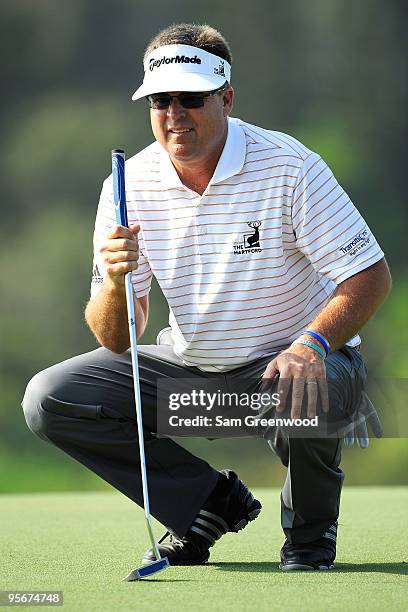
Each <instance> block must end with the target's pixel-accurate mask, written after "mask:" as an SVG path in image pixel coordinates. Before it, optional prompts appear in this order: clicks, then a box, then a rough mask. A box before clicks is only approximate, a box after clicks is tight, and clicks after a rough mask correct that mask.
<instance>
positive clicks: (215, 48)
mask: <svg viewBox="0 0 408 612" xmlns="http://www.w3.org/2000/svg"><path fill="white" fill-rule="evenodd" d="M164 45H190V46H191V47H198V48H199V49H203V50H204V51H207V52H208V53H212V54H213V55H217V56H218V57H221V58H222V59H224V60H227V62H228V63H229V64H231V62H232V55H231V49H230V48H229V45H228V43H227V41H226V40H225V38H224V37H223V35H222V34H221V33H220V32H218V30H216V29H215V28H212V27H211V26H209V25H206V24H203V25H198V24H195V23H174V24H173V25H171V26H168V27H167V28H164V30H161V32H159V33H158V34H156V36H155V37H154V38H153V39H152V40H151V41H150V43H149V44H148V45H147V47H146V51H145V54H144V59H146V57H147V56H148V55H149V53H151V52H152V51H154V50H155V49H158V48H159V47H163V46H164Z"/></svg>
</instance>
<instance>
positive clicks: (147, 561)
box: [142, 552, 210, 566]
mask: <svg viewBox="0 0 408 612" xmlns="http://www.w3.org/2000/svg"><path fill="white" fill-rule="evenodd" d="M209 558H210V553H209V552H208V555H205V556H203V557H201V559H194V561H179V562H178V563H172V562H171V561H169V565H173V566H180V565H204V564H205V563H207V561H208V559H209ZM153 561H156V559H145V558H143V559H142V565H149V564H150V563H152V562H153Z"/></svg>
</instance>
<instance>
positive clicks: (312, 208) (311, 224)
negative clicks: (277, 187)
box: [292, 153, 384, 284]
mask: <svg viewBox="0 0 408 612" xmlns="http://www.w3.org/2000/svg"><path fill="white" fill-rule="evenodd" d="M292 223H293V231H294V234H295V236H296V244H297V247H298V248H299V250H300V251H301V252H302V253H303V254H304V255H305V256H306V257H307V258H308V259H309V260H310V262H311V263H312V265H313V267H314V268H315V270H316V271H317V272H318V273H319V274H321V275H323V276H325V277H327V278H330V279H331V280H333V281H334V282H335V283H336V284H339V283H341V282H343V281H344V280H346V279H347V278H349V277H350V276H353V275H354V274H357V273H358V272H361V270H364V269H365V268H368V267H369V266H371V265H373V264H374V263H376V262H377V261H379V260H380V259H382V257H384V253H383V252H382V250H381V248H380V247H379V245H378V243H377V241H376V239H375V237H374V235H373V234H372V232H371V230H370V228H369V227H368V225H367V223H366V222H365V221H364V219H363V217H362V216H361V214H360V213H359V211H358V210H357V208H356V207H355V206H354V204H353V203H352V202H351V200H350V198H349V197H348V195H347V194H346V192H345V191H344V190H343V189H342V187H341V186H340V185H339V184H338V182H337V181H336V179H335V177H334V176H333V173H332V172H331V170H330V168H329V167H328V166H327V165H326V164H325V162H324V161H323V160H322V159H321V157H319V155H317V154H316V153H312V154H311V155H309V156H308V157H307V159H306V160H305V161H304V163H303V165H302V168H301V169H300V172H299V176H298V180H297V182H296V187H295V189H294V191H293V198H292Z"/></svg>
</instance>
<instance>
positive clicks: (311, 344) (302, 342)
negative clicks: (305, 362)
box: [292, 336, 326, 359]
mask: <svg viewBox="0 0 408 612" xmlns="http://www.w3.org/2000/svg"><path fill="white" fill-rule="evenodd" d="M296 345H299V346H304V347H307V348H308V349H310V350H312V351H313V352H314V353H316V354H318V355H320V357H321V358H322V359H326V351H325V350H324V348H323V347H322V346H321V345H320V344H317V342H315V341H314V339H313V340H311V339H310V338H306V337H302V336H301V337H300V338H298V339H297V340H295V341H294V342H292V346H296Z"/></svg>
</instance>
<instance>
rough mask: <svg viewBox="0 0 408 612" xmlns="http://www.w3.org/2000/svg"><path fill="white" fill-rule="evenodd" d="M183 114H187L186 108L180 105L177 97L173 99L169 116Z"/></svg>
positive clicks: (168, 112)
mask: <svg viewBox="0 0 408 612" xmlns="http://www.w3.org/2000/svg"><path fill="white" fill-rule="evenodd" d="M183 113H185V108H184V107H183V106H182V105H181V104H180V100H179V99H178V98H177V97H173V98H171V100H170V104H169V107H168V109H167V115H168V116H169V117H172V116H178V115H180V114H183Z"/></svg>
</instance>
